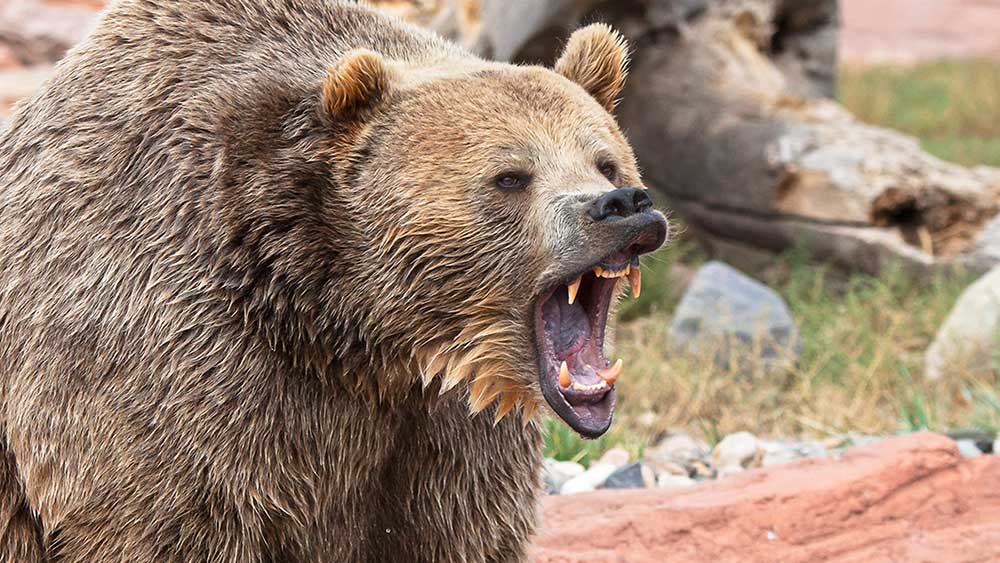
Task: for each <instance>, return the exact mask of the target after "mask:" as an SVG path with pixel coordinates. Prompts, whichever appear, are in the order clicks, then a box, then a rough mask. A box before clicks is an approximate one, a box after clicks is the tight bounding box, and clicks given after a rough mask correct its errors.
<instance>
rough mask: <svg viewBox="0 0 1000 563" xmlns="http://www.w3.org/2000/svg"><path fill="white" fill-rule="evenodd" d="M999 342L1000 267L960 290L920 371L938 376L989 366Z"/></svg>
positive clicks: (980, 370)
mask: <svg viewBox="0 0 1000 563" xmlns="http://www.w3.org/2000/svg"><path fill="white" fill-rule="evenodd" d="M998 343H1000V267H997V268H994V269H993V270H991V271H990V272H989V273H987V274H986V275H985V276H983V277H981V278H979V280H978V281H976V283H974V284H972V285H971V286H969V287H968V289H966V290H965V292H963V293H962V295H961V297H959V298H958V302H957V303H955V306H954V308H952V310H951V313H949V314H948V318H947V319H945V321H944V324H943V325H942V326H941V328H940V329H938V333H937V336H935V338H934V342H933V343H931V346H930V348H928V349H927V353H926V355H925V356H924V373H925V375H926V376H927V378H928V379H938V378H940V377H941V376H942V375H945V374H947V373H948V372H949V371H952V372H956V373H957V372H961V371H970V370H971V371H979V372H984V371H987V370H990V369H992V368H993V361H994V358H995V356H996V354H997V344H998Z"/></svg>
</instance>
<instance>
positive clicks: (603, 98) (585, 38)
mask: <svg viewBox="0 0 1000 563" xmlns="http://www.w3.org/2000/svg"><path fill="white" fill-rule="evenodd" d="M555 70H556V72H558V73H559V74H561V75H563V76H565V77H566V78H568V79H570V80H572V81H573V82H576V83H577V84H579V85H580V86H582V87H583V89H584V90H586V91H587V92H590V95H591V96H593V97H594V99H596V100H597V101H598V102H599V103H600V104H601V105H602V106H604V108H605V109H607V110H608V111H609V112H610V111H613V110H614V109H615V106H616V105H617V104H618V95H619V94H621V92H622V89H623V88H624V87H625V78H626V77H627V76H628V43H626V41H625V38H624V37H622V35H621V34H620V33H618V32H617V31H615V30H614V29H612V28H611V26H609V25H607V24H603V23H595V24H591V25H588V26H587V27H584V28H581V29H578V30H577V31H575V32H574V33H573V35H572V36H570V38H569V42H568V43H567V44H566V48H565V49H564V50H563V53H562V56H560V57H559V60H558V61H556V67H555Z"/></svg>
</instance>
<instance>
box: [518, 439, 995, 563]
mask: <svg viewBox="0 0 1000 563" xmlns="http://www.w3.org/2000/svg"><path fill="white" fill-rule="evenodd" d="M542 530H543V531H542V533H541V535H540V536H539V537H538V538H537V539H536V544H537V548H536V550H535V553H534V557H535V561H536V562H537V563H584V562H586V563H596V562H605V561H628V562H630V563H644V562H649V563H653V562H656V563H669V562H673V561H676V562H681V561H683V562H688V561H711V562H713V563H724V562H730V561H731V562H737V561H738V562H748V561H761V562H765V561H766V562H769V563H771V562H778V561H780V562H782V563H796V562H801V563H806V562H809V563H812V562H817V561H824V562H841V563H848V562H852V563H853V562H856V563H878V562H883V561H884V562H890V561H891V562H908V563H910V562H934V563H950V562H955V563H957V562H972V561H1000V457H996V456H983V457H979V458H962V457H961V456H960V455H959V453H958V449H957V448H956V446H955V443H954V442H952V441H951V440H949V439H948V438H945V437H942V436H938V435H935V434H929V433H921V434H915V435H912V436H907V437H903V438H896V439H891V440H888V441H885V442H882V443H879V444H875V445H872V446H866V447H860V448H854V449H851V450H849V451H848V452H847V453H846V454H845V455H844V456H843V457H842V459H839V460H832V459H825V460H824V459H813V460H803V461H801V462H797V463H793V464H789V465H785V466H781V467H774V468H768V469H761V470H755V471H751V472H748V473H745V474H742V475H740V476H737V477H732V478H729V479H724V480H722V481H717V482H713V483H707V484H703V485H700V486H698V487H695V488H692V489H687V490H668V491H661V490H643V491H632V492H620V491H601V492H597V493H591V494H584V495H574V496H566V497H548V498H547V499H545V501H544V525H543V529H542Z"/></svg>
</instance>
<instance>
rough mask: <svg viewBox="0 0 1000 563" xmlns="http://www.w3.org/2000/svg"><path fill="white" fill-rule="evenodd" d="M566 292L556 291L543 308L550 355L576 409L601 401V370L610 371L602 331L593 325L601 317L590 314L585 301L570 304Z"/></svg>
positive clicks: (602, 381) (563, 386) (578, 300)
mask: <svg viewBox="0 0 1000 563" xmlns="http://www.w3.org/2000/svg"><path fill="white" fill-rule="evenodd" d="M567 297H568V296H567V292H566V290H565V289H561V290H558V291H556V293H555V295H553V296H552V298H551V299H548V300H547V301H546V302H545V303H544V304H543V305H542V320H543V323H544V329H545V333H546V335H547V336H548V338H549V341H550V344H551V346H552V348H551V353H552V354H553V355H554V357H555V360H556V362H555V363H556V366H558V367H559V368H560V373H559V376H560V387H561V388H562V389H563V394H564V395H565V396H566V399H567V401H569V403H570V404H572V405H574V406H583V405H586V404H590V403H594V402H598V401H600V400H601V399H602V398H603V393H600V391H601V390H603V389H605V388H606V387H607V385H606V382H605V380H604V379H603V378H602V377H601V375H600V374H599V373H598V370H604V371H607V369H608V364H609V362H608V360H607V359H606V358H605V357H604V352H603V342H601V341H600V339H601V334H600V333H602V332H603V331H601V330H598V327H595V326H593V324H592V323H597V322H601V321H602V320H603V319H602V318H601V317H600V316H599V315H593V314H591V313H590V312H589V311H588V310H587V308H586V307H585V305H584V299H582V298H581V299H577V300H576V301H575V302H574V303H572V304H571V303H570V302H569V299H568V298H567Z"/></svg>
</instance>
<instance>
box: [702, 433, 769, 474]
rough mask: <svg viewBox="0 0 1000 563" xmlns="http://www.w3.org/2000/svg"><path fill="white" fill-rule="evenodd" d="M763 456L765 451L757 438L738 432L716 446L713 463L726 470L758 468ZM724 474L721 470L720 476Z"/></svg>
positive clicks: (713, 452)
mask: <svg viewBox="0 0 1000 563" xmlns="http://www.w3.org/2000/svg"><path fill="white" fill-rule="evenodd" d="M762 455H763V449H762V447H761V443H760V440H758V439H757V437H756V436H754V435H753V434H751V433H749V432H737V433H735V434H730V435H728V436H726V437H725V438H723V439H722V441H721V442H719V443H718V444H716V446H715V449H714V450H713V451H712V461H714V462H715V466H716V467H722V468H724V469H732V468H735V467H740V468H746V467H752V466H753V467H756V466H758V465H760V459H761V456H762ZM722 473H723V471H721V470H720V474H722Z"/></svg>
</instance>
